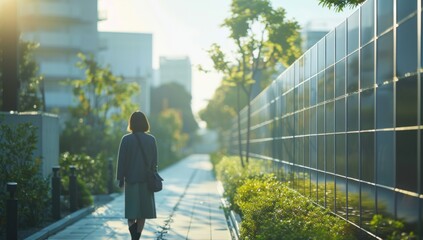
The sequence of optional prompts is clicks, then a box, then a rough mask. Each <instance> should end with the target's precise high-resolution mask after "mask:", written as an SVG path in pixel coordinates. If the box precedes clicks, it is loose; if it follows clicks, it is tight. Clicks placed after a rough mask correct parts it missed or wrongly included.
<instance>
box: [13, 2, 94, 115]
mask: <svg viewBox="0 0 423 240" xmlns="http://www.w3.org/2000/svg"><path fill="white" fill-rule="evenodd" d="M19 6H20V19H19V21H20V28H21V33H22V34H21V38H22V39H23V40H26V41H33V42H37V43H39V44H40V47H39V48H38V50H37V51H36V52H35V59H36V61H37V63H38V64H39V66H40V73H41V74H42V75H44V77H45V82H44V83H45V85H44V88H45V96H46V106H47V108H48V109H55V108H57V109H66V108H67V107H68V106H71V105H74V104H75V102H74V101H73V94H72V88H71V87H70V86H68V85H63V81H65V80H72V79H81V78H84V72H83V71H82V70H80V69H78V68H77V67H76V66H75V64H76V63H77V62H78V61H79V59H78V57H77V53H79V52H82V53H84V54H93V55H96V53H97V49H98V46H97V43H98V39H97V37H98V33H97V22H98V20H99V19H98V13H97V0H71V1H69V0H54V1H51V0H22V1H21V2H20V4H19Z"/></svg>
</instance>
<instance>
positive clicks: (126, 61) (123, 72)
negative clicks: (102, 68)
mask: <svg viewBox="0 0 423 240" xmlns="http://www.w3.org/2000/svg"><path fill="white" fill-rule="evenodd" d="M99 39H100V47H101V51H100V52H99V54H98V61H99V62H100V63H101V65H109V66H110V69H111V70H112V72H113V74H114V75H116V76H122V77H123V78H124V79H125V81H127V82H136V83H137V84H138V85H139V86H140V88H141V92H140V94H138V95H137V96H136V97H135V99H134V101H135V102H136V103H137V104H138V106H139V107H140V109H141V111H143V112H145V113H146V114H149V113H150V88H151V81H152V78H153V66H152V59H153V35H152V34H151V33H118V32H100V33H99Z"/></svg>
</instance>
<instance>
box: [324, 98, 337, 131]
mask: <svg viewBox="0 0 423 240" xmlns="http://www.w3.org/2000/svg"><path fill="white" fill-rule="evenodd" d="M334 113H335V109H334V102H328V103H326V118H325V123H326V129H325V131H326V132H327V133H333V132H334V131H335V115H334Z"/></svg>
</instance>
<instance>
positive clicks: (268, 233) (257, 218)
mask: <svg viewBox="0 0 423 240" xmlns="http://www.w3.org/2000/svg"><path fill="white" fill-rule="evenodd" d="M235 204H236V205H237V206H238V207H239V209H240V210H241V212H242V215H243V220H242V224H241V239H266V240H270V239H275V240H276V239H352V238H353V237H352V234H351V230H350V229H349V225H348V223H346V222H345V221H343V220H342V219H339V218H337V217H335V216H333V215H331V214H330V213H329V212H328V211H327V210H325V209H323V208H320V207H318V206H316V205H314V204H313V203H312V202H311V201H310V200H308V199H307V198H305V197H303V196H301V195H300V194H298V193H296V192H295V191H293V190H291V189H290V188H288V187H287V186H286V184H284V183H281V182H280V181H278V180H277V179H276V178H274V177H273V176H272V175H267V176H262V177H261V178H260V179H257V178H256V179H247V180H246V181H245V182H244V184H243V185H242V186H240V187H239V188H238V189H237V194H236V196H235Z"/></svg>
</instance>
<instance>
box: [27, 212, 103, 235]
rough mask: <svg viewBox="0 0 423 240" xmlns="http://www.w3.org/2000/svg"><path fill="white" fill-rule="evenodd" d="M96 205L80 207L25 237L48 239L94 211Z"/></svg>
mask: <svg viewBox="0 0 423 240" xmlns="http://www.w3.org/2000/svg"><path fill="white" fill-rule="evenodd" d="M94 209H95V207H94V206H89V207H87V208H83V209H79V210H78V211H76V212H74V213H71V214H69V215H67V216H66V217H64V218H62V219H60V220H59V221H57V222H54V223H52V224H50V225H49V226H47V227H45V228H43V229H41V230H40V231H38V232H37V233H35V234H33V235H31V236H29V237H27V238H25V240H40V239H46V238H48V237H50V236H52V235H54V234H56V233H58V232H60V231H61V230H63V229H65V228H66V227H68V226H69V225H72V224H73V223H75V222H76V221H78V220H80V219H82V218H83V217H85V216H87V215H88V214H90V213H92V212H93V211H94Z"/></svg>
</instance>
